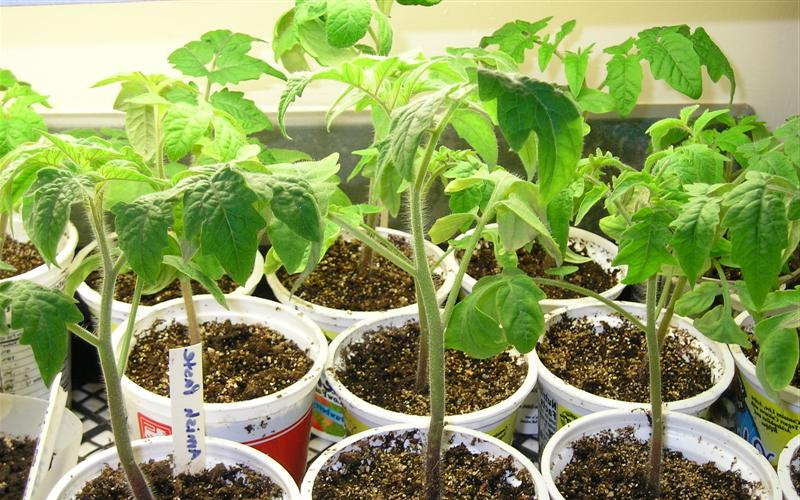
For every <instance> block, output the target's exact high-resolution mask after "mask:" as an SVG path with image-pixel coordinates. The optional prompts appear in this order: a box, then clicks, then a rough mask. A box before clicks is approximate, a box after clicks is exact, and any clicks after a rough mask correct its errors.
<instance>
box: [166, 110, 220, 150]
mask: <svg viewBox="0 0 800 500" xmlns="http://www.w3.org/2000/svg"><path fill="white" fill-rule="evenodd" d="M209 125H211V112H210V110H209V109H208V108H206V107H203V106H192V105H191V104H186V103H183V102H179V103H177V104H175V105H173V106H172V107H171V108H170V109H169V111H168V112H167V114H166V116H165V117H164V151H165V152H166V153H167V157H168V158H169V159H170V161H178V160H180V159H181V158H183V157H184V156H186V155H187V154H188V153H189V151H191V150H192V146H194V145H195V144H196V143H197V141H198V140H199V139H200V138H201V137H203V136H204V135H205V133H206V131H207V130H208V127H209Z"/></svg>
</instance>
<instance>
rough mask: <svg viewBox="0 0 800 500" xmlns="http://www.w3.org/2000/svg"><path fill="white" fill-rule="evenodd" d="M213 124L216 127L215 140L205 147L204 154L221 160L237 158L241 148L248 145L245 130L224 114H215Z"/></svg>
mask: <svg viewBox="0 0 800 500" xmlns="http://www.w3.org/2000/svg"><path fill="white" fill-rule="evenodd" d="M211 124H212V125H213V127H214V140H213V141H211V143H210V144H207V145H205V146H204V147H203V154H204V155H207V156H210V157H212V158H214V159H215V160H217V161H219V162H226V161H231V160H233V159H235V158H236V157H237V155H238V153H239V150H240V149H241V148H243V147H245V146H246V145H247V137H246V136H245V135H244V131H243V130H242V129H240V128H239V125H238V124H236V123H235V122H233V121H231V120H229V119H228V118H227V117H224V116H214V117H213V118H212V119H211Z"/></svg>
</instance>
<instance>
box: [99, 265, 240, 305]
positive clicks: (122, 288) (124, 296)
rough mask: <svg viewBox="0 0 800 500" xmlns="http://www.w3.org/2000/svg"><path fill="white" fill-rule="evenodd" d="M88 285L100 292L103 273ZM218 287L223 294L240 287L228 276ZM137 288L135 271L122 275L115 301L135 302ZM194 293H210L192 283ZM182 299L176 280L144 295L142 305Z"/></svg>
mask: <svg viewBox="0 0 800 500" xmlns="http://www.w3.org/2000/svg"><path fill="white" fill-rule="evenodd" d="M86 284H88V285H89V287H90V288H91V289H92V290H100V289H101V288H102V287H103V275H102V273H100V272H99V271H95V272H93V273H91V274H90V275H89V277H88V278H86ZM217 285H219V288H220V289H221V290H222V293H231V292H232V291H234V290H236V288H237V287H238V285H237V284H236V283H235V282H234V281H233V280H232V279H230V278H229V277H227V276H223V277H222V278H221V279H219V280H217ZM135 287H136V275H135V274H134V273H133V271H129V272H126V273H122V274H120V275H119V276H118V277H117V283H116V286H115V288H114V300H119V301H121V302H125V303H127V304H130V303H131V302H132V301H133V290H134V288H135ZM192 293H193V294H194V295H200V294H204V293H208V291H207V290H206V289H205V288H203V285H201V284H200V283H198V282H196V281H192ZM180 297H182V295H181V285H180V282H178V280H175V281H173V282H172V283H170V284H169V285H167V286H166V287H165V288H163V289H161V290H159V291H158V292H156V293H153V294H150V295H144V294H142V298H141V300H140V303H141V304H142V305H145V306H154V305H156V304H160V303H162V302H166V301H167V300H170V299H177V298H180Z"/></svg>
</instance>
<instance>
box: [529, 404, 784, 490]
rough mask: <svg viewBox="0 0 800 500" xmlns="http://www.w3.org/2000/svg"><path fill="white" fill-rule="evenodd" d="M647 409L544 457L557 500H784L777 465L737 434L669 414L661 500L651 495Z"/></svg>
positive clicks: (578, 427) (557, 444)
mask: <svg viewBox="0 0 800 500" xmlns="http://www.w3.org/2000/svg"><path fill="white" fill-rule="evenodd" d="M650 434H651V424H650V414H649V411H648V409H647V408H646V407H644V406H642V407H641V408H628V409H622V410H607V411H603V412H598V413H594V414H592V415H589V416H586V417H582V418H580V419H578V420H576V421H574V422H571V423H570V424H567V425H566V426H564V427H563V428H562V429H561V430H559V431H558V432H557V433H556V434H555V435H553V437H552V439H550V441H549V442H548V443H547V446H545V448H544V451H543V452H542V458H541V467H542V475H543V476H544V480H545V483H546V485H547V489H548V492H549V493H550V498H552V499H554V500H598V499H608V498H614V500H656V499H657V500H780V498H781V497H780V495H781V493H780V487H779V486H778V478H777V476H776V474H775V471H774V470H773V469H772V466H771V465H770V464H769V462H768V461H767V460H766V459H765V458H764V457H763V456H761V455H760V454H759V453H758V452H757V451H756V450H755V449H754V448H753V447H752V446H750V445H749V444H748V443H747V442H745V441H744V440H743V439H741V438H739V436H737V435H736V434H734V433H732V432H730V431H728V430H726V429H724V428H722V427H720V426H718V425H716V424H713V423H711V422H708V421H706V420H703V419H701V418H698V417H694V416H691V415H686V414H682V413H678V412H674V411H667V412H665V413H664V449H665V451H664V460H663V464H662V472H661V488H662V491H661V496H655V495H654V494H653V492H651V491H650V490H649V488H648V482H647V477H648V472H647V470H648V448H649V443H648V441H649V439H650Z"/></svg>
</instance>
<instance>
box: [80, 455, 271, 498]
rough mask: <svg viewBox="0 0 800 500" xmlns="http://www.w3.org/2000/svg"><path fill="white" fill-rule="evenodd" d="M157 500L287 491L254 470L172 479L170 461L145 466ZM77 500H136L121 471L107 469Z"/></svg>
mask: <svg viewBox="0 0 800 500" xmlns="http://www.w3.org/2000/svg"><path fill="white" fill-rule="evenodd" d="M142 470H143V471H144V474H145V476H146V477H147V479H148V480H149V481H150V487H151V488H152V490H153V494H154V495H155V496H156V498H159V499H162V500H277V499H281V498H283V490H281V488H280V487H279V486H278V485H276V484H275V483H273V482H272V480H271V479H270V478H268V477H266V476H263V475H261V474H260V473H258V472H256V471H254V470H253V469H251V468H249V467H247V466H244V465H237V466H232V467H226V466H225V465H223V464H217V465H215V466H214V467H212V468H210V469H207V470H205V471H203V472H202V473H200V474H197V475H190V474H179V475H178V476H177V477H173V475H172V463H171V462H170V461H169V460H159V461H153V460H151V461H149V462H148V463H146V464H143V465H142ZM76 499H77V500H133V495H131V494H130V493H129V491H128V483H127V481H126V480H125V475H124V473H123V472H122V470H121V469H112V468H110V467H108V466H106V467H105V468H104V469H103V471H102V472H101V473H100V475H99V476H98V477H97V478H95V479H93V480H92V481H91V482H89V483H87V484H86V486H84V488H83V491H81V492H80V493H78V495H77V496H76Z"/></svg>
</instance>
